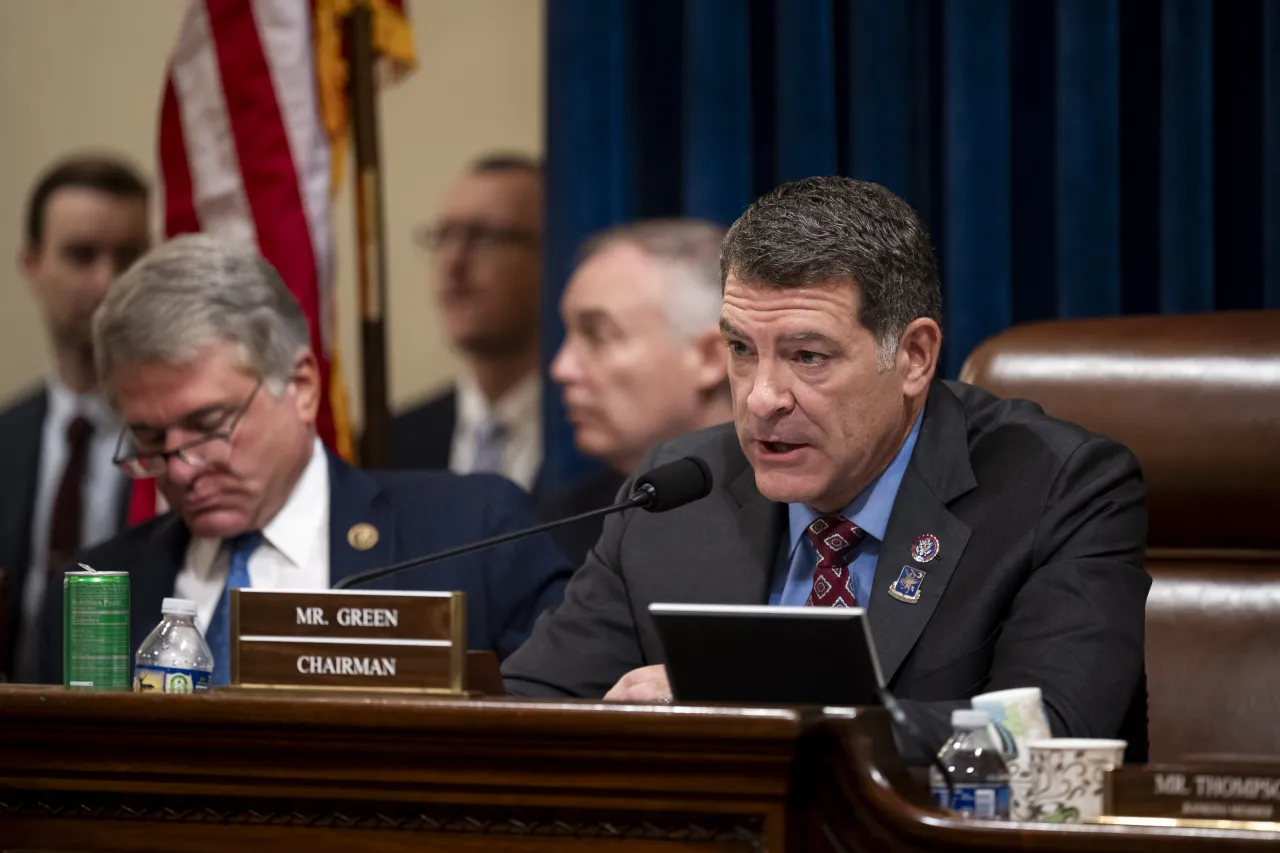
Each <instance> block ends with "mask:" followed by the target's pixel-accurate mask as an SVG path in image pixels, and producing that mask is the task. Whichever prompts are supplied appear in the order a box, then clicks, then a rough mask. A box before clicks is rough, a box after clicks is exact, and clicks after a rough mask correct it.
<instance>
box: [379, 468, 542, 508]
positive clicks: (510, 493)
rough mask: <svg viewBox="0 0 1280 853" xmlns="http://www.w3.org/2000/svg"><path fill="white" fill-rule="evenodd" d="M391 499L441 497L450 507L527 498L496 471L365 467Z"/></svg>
mask: <svg viewBox="0 0 1280 853" xmlns="http://www.w3.org/2000/svg"><path fill="white" fill-rule="evenodd" d="M364 473H366V474H368V475H369V476H371V477H373V478H374V480H376V481H377V482H378V484H379V485H380V486H381V487H382V489H383V491H384V493H385V494H386V495H387V497H388V498H389V499H390V500H391V501H392V502H393V503H399V502H401V501H412V502H414V503H415V504H418V505H420V504H421V502H422V501H441V502H444V505H448V506H449V507H450V508H451V509H462V510H465V509H467V508H468V507H471V506H474V505H477V504H481V503H491V502H493V501H527V500H529V496H528V495H527V494H526V493H525V491H524V489H522V488H520V487H519V486H518V485H516V484H515V483H513V482H512V481H510V480H508V479H507V478H506V477H500V476H498V475H497V474H455V473H453V472H452V471H444V470H399V471H365V472H364Z"/></svg>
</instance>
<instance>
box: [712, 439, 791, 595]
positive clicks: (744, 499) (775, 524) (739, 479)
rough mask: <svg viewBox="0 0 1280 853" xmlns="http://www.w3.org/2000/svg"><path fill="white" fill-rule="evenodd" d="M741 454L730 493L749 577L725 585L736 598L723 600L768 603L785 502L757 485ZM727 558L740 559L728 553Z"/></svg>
mask: <svg viewBox="0 0 1280 853" xmlns="http://www.w3.org/2000/svg"><path fill="white" fill-rule="evenodd" d="M730 435H731V438H732V441H733V442H734V449H737V438H736V436H732V434H730ZM731 452H732V451H731ZM738 458H739V459H741V461H742V470H741V471H739V472H738V473H737V475H736V476H734V477H733V479H732V480H731V481H730V483H729V493H730V494H731V495H732V496H733V498H734V500H735V501H737V504H738V510H739V511H738V531H737V532H738V541H739V542H741V543H742V544H743V545H744V547H745V549H746V554H745V555H744V557H743V559H742V562H741V565H743V566H745V567H747V569H748V571H749V580H748V582H747V583H744V584H725V585H723V587H722V589H723V591H724V592H725V593H726V594H728V597H729V598H732V599H733V600H727V601H725V602H723V603H725V604H768V603H769V587H770V582H771V580H772V578H773V572H774V569H775V567H776V564H777V560H778V546H779V544H780V542H781V539H782V532H783V530H784V529H785V528H786V504H780V503H776V502H774V501H771V500H769V499H768V498H766V497H765V496H764V495H762V494H760V490H759V489H757V488H756V475H755V470H754V469H753V468H752V467H751V466H750V465H748V464H747V461H746V458H745V457H743V456H742V455H741V452H740V451H739V453H738ZM735 461H736V460H735ZM725 559H727V560H730V561H732V562H735V563H736V562H738V560H737V559H736V558H734V557H731V556H728V555H726V557H725Z"/></svg>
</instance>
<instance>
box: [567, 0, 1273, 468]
mask: <svg viewBox="0 0 1280 853" xmlns="http://www.w3.org/2000/svg"><path fill="white" fill-rule="evenodd" d="M546 8H547V28H546V39H547V44H546V56H547V68H546V70H547V74H546V86H547V125H546V134H547V136H546V151H547V169H548V191H547V194H548V207H547V226H546V227H547V234H546V239H547V244H546V246H547V258H546V289H545V301H544V312H543V316H544V330H543V342H544V356H543V357H544V360H545V361H548V362H549V360H550V358H551V357H552V356H553V355H554V353H555V350H556V348H557V347H558V346H559V344H560V341H561V339H562V336H563V330H562V329H561V327H560V322H559V313H558V304H559V298H560V292H561V289H562V288H563V285H564V282H565V280H566V279H567V277H568V274H569V272H570V270H571V269H572V265H573V257H574V253H575V252H576V250H577V247H578V246H579V244H580V243H581V241H582V240H583V239H584V238H586V237H587V236H588V235H589V234H590V233H591V232H593V231H595V230H597V229H599V228H602V227H605V226H608V225H611V224H614V223H616V222H619V221H624V220H627V219H632V218H637V217H646V216H665V215H676V214H688V215H693V216H701V217H705V218H708V219H712V220H717V221H719V222H722V223H724V224H726V225H727V224H729V223H731V222H732V221H733V220H734V219H735V218H736V217H737V216H738V215H739V214H740V213H741V212H742V210H743V209H744V208H745V207H746V206H747V205H748V204H749V203H750V202H751V200H752V199H754V198H755V197H757V196H758V195H760V194H762V193H764V192H766V191H768V190H769V189H770V188H772V187H774V186H776V185H777V184H778V183H780V182H782V181H786V180H791V179H794V178H799V177H804V176H806V175H816V174H832V173H838V174H845V175H851V176H854V177H857V178H862V179H867V180H873V181H877V182H879V183H881V184H884V185H885V186H886V187H888V188H889V189H891V190H892V191H894V192H895V193H897V194H899V195H901V196H902V197H903V198H905V199H906V200H907V201H908V202H910V203H911V204H912V205H913V206H915V208H916V209H917V210H918V211H919V212H920V214H921V215H922V217H923V218H924V220H925V221H926V223H927V224H928V226H929V229H930V232H931V234H932V235H933V239H934V244H935V246H936V248H937V252H938V259H939V264H940V268H941V270H942V277H943V283H944V289H945V290H944V292H945V300H946V301H945V306H946V318H945V324H944V326H945V328H944V340H945V344H944V353H943V365H942V371H943V373H944V375H955V373H957V372H958V371H959V369H960V366H961V364H962V363H963V361H964V359H965V357H966V356H967V355H968V353H969V352H970V351H971V350H972V349H973V347H974V346H975V345H976V344H978V343H979V342H980V341H982V340H983V339H984V338H987V337H989V336H990V335H993V334H995V333H997V332H999V331H1000V330H1001V329H1003V328H1005V327H1007V326H1009V325H1010V324H1014V323H1022V322H1028V321H1033V320H1041V319H1049V318H1054V317H1086V316H1105V315H1113V314H1125V313H1159V312H1187V311H1210V310H1225V309H1240V308H1263V307H1269V308H1280V0H1232V2H1223V3H1213V2H1212V0H1056V2H1055V0H1028V2H1013V0H547V7H546ZM546 398H547V402H546V413H545V415H546V419H547V466H546V470H545V475H546V476H547V478H548V482H549V483H550V484H552V485H555V484H558V483H564V482H566V481H568V480H570V479H572V478H574V477H577V476H580V475H582V474H583V473H586V472H587V471H589V470H590V469H591V467H592V465H591V463H588V462H587V461H586V460H583V459H580V458H579V457H578V456H577V455H576V454H575V453H574V452H573V448H572V440H571V435H570V432H569V430H568V428H567V426H566V425H565V423H564V418H563V413H562V412H561V411H560V406H559V401H558V399H557V398H556V395H555V394H554V393H550V394H547V395H546Z"/></svg>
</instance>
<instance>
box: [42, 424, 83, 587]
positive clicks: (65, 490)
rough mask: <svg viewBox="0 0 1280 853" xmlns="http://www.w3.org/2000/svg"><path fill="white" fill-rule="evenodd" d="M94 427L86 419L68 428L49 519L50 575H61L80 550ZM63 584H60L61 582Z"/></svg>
mask: <svg viewBox="0 0 1280 853" xmlns="http://www.w3.org/2000/svg"><path fill="white" fill-rule="evenodd" d="M92 439H93V424H92V423H90V422H89V421H88V419H86V418H84V417H83V416H80V417H77V418H76V419H75V420H73V421H72V422H71V423H70V424H68V425H67V464H66V467H65V468H63V469H62V480H61V481H60V482H59V484H58V491H57V493H56V494H55V495H54V498H53V511H52V513H51V514H50V517H49V551H48V557H47V559H46V561H45V565H46V568H47V569H48V570H49V571H51V572H61V571H63V570H64V569H65V568H66V567H67V563H68V562H69V561H70V560H71V558H72V557H74V556H75V555H76V552H77V551H79V550H80V544H81V543H80V526H81V524H83V519H84V479H85V473H86V469H87V468H88V467H89V442H90V441H91V440H92ZM59 583H61V581H59Z"/></svg>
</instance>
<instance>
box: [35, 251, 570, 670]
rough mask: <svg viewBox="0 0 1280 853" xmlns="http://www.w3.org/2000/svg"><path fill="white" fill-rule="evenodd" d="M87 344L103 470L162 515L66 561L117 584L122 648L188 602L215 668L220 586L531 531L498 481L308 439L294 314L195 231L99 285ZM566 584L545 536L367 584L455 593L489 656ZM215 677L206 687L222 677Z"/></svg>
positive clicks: (288, 583)
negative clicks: (112, 440) (171, 603)
mask: <svg viewBox="0 0 1280 853" xmlns="http://www.w3.org/2000/svg"><path fill="white" fill-rule="evenodd" d="M94 346H95V352H96V357H97V363H98V370H99V374H100V376H101V377H102V379H103V382H104V385H105V390H106V393H107V396H108V399H109V400H110V402H111V404H112V406H113V407H114V408H115V409H116V410H117V412H119V414H120V417H121V419H122V421H123V423H124V424H125V427H124V433H123V434H122V435H121V437H120V441H119V444H118V446H117V451H116V461H117V464H119V465H120V467H121V468H122V469H123V470H124V471H125V472H126V473H128V474H129V475H131V476H133V477H135V478H152V477H154V478H156V480H157V485H158V487H159V491H160V493H161V494H162V495H163V496H164V498H165V499H166V501H167V502H168V504H169V506H170V507H171V508H172V511H171V512H170V513H168V514H167V515H164V516H161V517H159V518H157V519H154V520H152V521H150V522H147V523H146V524H143V525H140V526H138V527H136V528H134V529H132V530H129V531H127V532H126V533H124V534H123V535H121V536H119V537H118V538H116V539H114V540H111V541H110V542H108V543H106V544H105V545H102V546H100V547H98V548H95V549H93V550H91V551H89V552H87V553H86V554H84V555H82V556H81V557H80V558H79V559H80V560H82V561H83V562H85V563H87V564H89V565H91V566H92V567H93V568H95V569H98V570H124V571H128V572H130V574H131V577H132V594H133V602H132V603H133V607H132V611H133V613H132V618H133V625H132V634H133V643H134V645H135V646H136V645H137V644H139V643H140V642H141V641H142V639H143V637H144V636H145V634H146V632H147V631H148V630H149V629H150V628H151V627H152V626H153V624H154V623H155V622H156V620H158V619H159V617H160V605H161V601H162V599H163V598H165V597H166V596H171V595H176V596H178V597H181V598H189V599H193V600H194V601H195V602H196V607H197V617H196V623H197V625H198V626H199V627H200V628H201V629H202V630H204V631H205V632H206V636H207V637H208V639H209V641H210V646H211V647H212V648H213V649H214V656H215V659H217V658H219V657H222V658H223V660H225V650H226V649H227V647H228V645H227V644H228V638H229V612H228V610H229V607H228V600H229V590H230V589H231V588H234V587H244V586H250V587H254V588H266V589H299V590H305V589H327V588H329V587H330V585H331V583H332V582H333V581H336V580H338V579H339V578H341V577H345V576H347V575H350V574H354V573H356V572H359V571H362V570H364V569H367V568H372V567H374V566H378V565H383V564H387V563H392V562H396V561H398V560H402V559H405V558H408V557H412V556H416V555H419V554H426V553H430V552H433V551H436V550H441V549H445V548H449V547H452V546H455V545H460V544H463V543H465V542H470V541H473V540H476V539H481V538H484V537H487V536H491V535H494V534H497V533H502V532H505V531H507V530H514V529H517V528H520V527H524V526H527V525H529V524H532V523H534V517H533V515H532V512H531V510H530V508H529V506H528V501H527V498H526V497H525V495H524V494H523V492H522V491H521V490H520V489H519V488H517V487H516V486H515V485H514V484H512V483H510V482H508V481H506V480H503V479H501V478H499V477H494V476H479V475H477V476H466V477H464V476H457V475H454V474H449V473H445V472H430V471H418V472H366V471H360V470H357V469H354V468H351V467H349V466H347V465H346V464H344V463H343V462H342V461H341V460H340V459H338V458H337V457H336V456H334V455H333V454H331V453H329V452H328V451H327V450H326V449H325V448H324V446H323V445H322V444H321V443H320V441H319V439H318V438H317V436H316V430H315V419H316V413H317V410H318V408H319V405H320V375H319V370H318V367H317V362H316V359H315V355H314V354H313V352H312V350H311V343H310V337H309V332H308V326H307V322H306V318H305V317H304V315H303V313H302V310H301V308H300V307H299V306H298V303H297V302H296V301H295V300H294V298H293V296H292V294H291V293H290V292H289V290H288V288H287V287H285V285H284V283H283V282H282V281H281V280H280V277H279V275H278V274H277V273H276V271H275V270H274V269H273V268H272V267H271V265H270V264H268V263H267V262H266V261H265V260H264V259H262V258H261V257H260V256H258V255H257V254H256V253H254V252H251V251H247V250H241V249H237V248H232V247H230V246H228V245H226V244H223V243H221V242H219V241H217V240H214V239H213V238H210V237H205V236H200V235H191V236H186V237H180V238H177V239H175V240H172V241H170V242H169V243H166V244H165V245H163V246H161V247H159V248H158V249H156V250H155V251H153V252H151V253H150V254H148V255H146V256H145V257H144V258H143V259H142V260H141V261H139V262H138V263H137V264H136V265H135V266H134V267H133V268H132V269H130V270H129V271H128V272H127V273H126V274H125V275H124V276H122V277H121V278H120V279H119V280H118V281H117V282H115V283H114V284H113V285H112V286H111V288H110V289H109V291H108V293H107V296H106V299H105V300H104V301H103V304H102V306H101V307H100V308H99V309H98V312H97V314H96V315H95V317H94ZM357 534H358V535H357ZM568 575H569V566H568V563H567V561H566V560H565V558H564V557H563V556H562V555H561V554H560V552H559V551H558V550H556V548H555V546H554V544H553V543H552V542H551V540H550V539H549V538H547V537H545V536H543V537H537V538H533V539H526V540H523V541H521V542H519V543H515V544H513V545H511V546H508V547H503V548H497V549H492V550H490V551H486V552H481V553H478V554H475V555H471V557H464V558H459V559H456V560H453V561H449V562H446V563H442V564H440V565H438V566H436V567H433V568H431V569H426V570H424V571H422V572H419V573H416V574H415V573H412V572H407V573H403V574H401V575H397V576H395V577H394V578H389V579H387V580H386V581H385V582H384V583H383V584H374V586H381V588H384V589H387V588H401V589H437V590H463V591H465V592H466V593H467V604H468V614H467V629H468V631H467V633H468V637H467V641H468V646H469V647H470V648H474V649H492V650H494V651H496V652H497V653H498V655H499V657H500V658H501V657H505V656H506V655H508V654H510V653H511V652H513V651H514V650H515V649H516V648H517V647H518V646H519V645H520V643H521V642H522V641H523V640H524V638H525V637H526V636H527V635H528V632H529V630H530V628H531V627H532V625H533V620H534V619H535V618H536V616H537V615H538V614H539V613H540V612H542V610H544V609H545V608H547V607H548V606H551V605H552V604H554V603H556V602H558V601H559V600H560V597H561V595H562V590H563V586H564V583H565V581H566V580H567V578H568ZM60 613H61V596H60V595H56V596H55V595H51V596H50V601H49V604H48V607H47V609H46V611H45V623H46V624H45V631H44V635H45V643H44V648H43V652H44V653H43V655H42V669H41V672H42V676H43V678H44V679H45V680H49V681H57V680H59V678H60V664H61V658H62V655H61V649H60V645H61V638H62V632H61V630H60V623H61V619H60ZM215 667H216V668H215V670H214V673H213V678H212V681H213V683H214V684H218V683H226V676H227V672H226V668H225V667H224V666H223V665H222V664H221V663H219V662H218V661H217V660H215Z"/></svg>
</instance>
